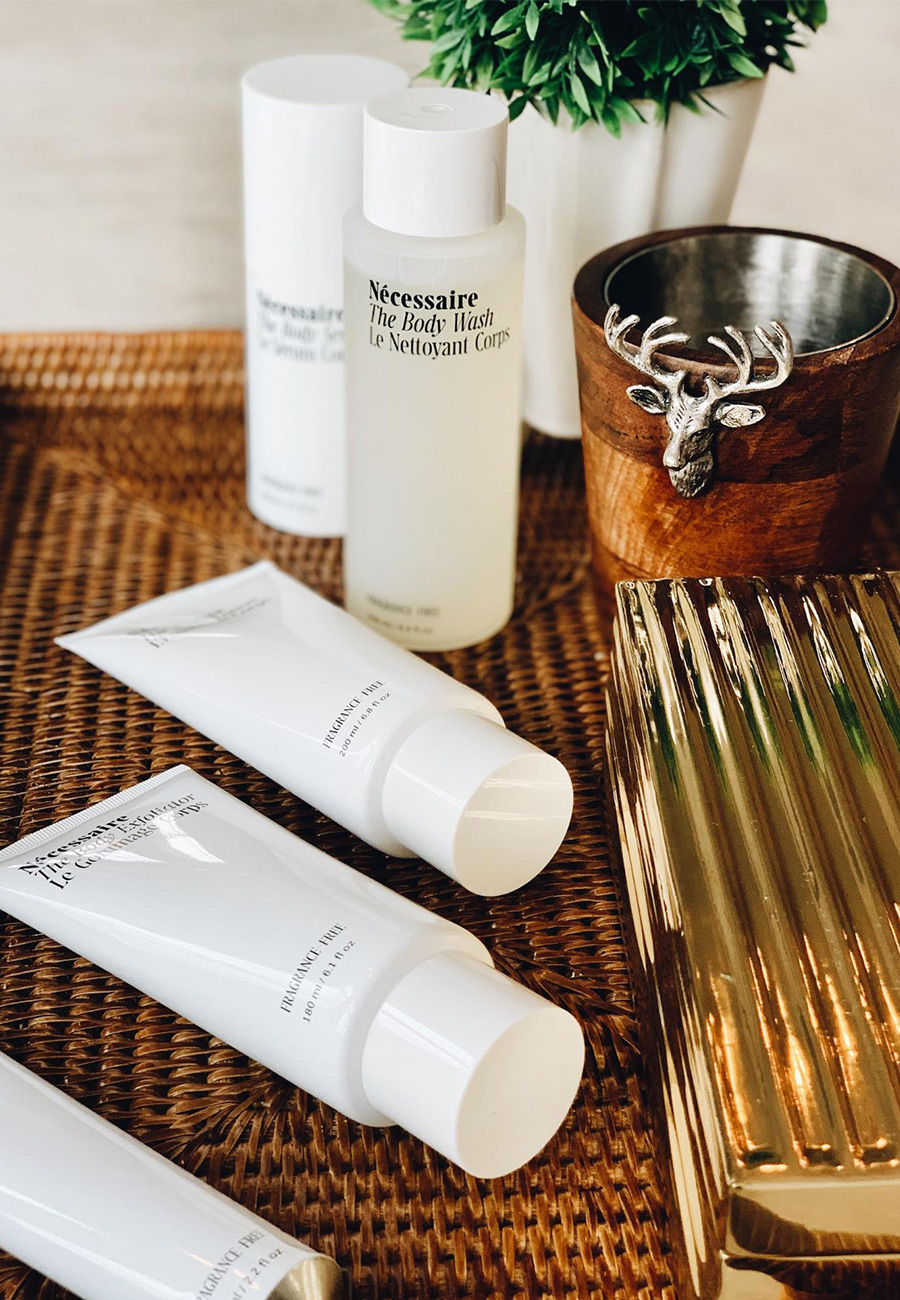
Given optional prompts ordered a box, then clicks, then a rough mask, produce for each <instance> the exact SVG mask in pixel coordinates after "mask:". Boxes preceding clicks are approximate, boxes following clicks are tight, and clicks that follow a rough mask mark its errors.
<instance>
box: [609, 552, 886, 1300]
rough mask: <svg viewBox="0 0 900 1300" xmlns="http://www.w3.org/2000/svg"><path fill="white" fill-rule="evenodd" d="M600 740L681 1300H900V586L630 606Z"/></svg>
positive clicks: (690, 592) (713, 589)
mask: <svg viewBox="0 0 900 1300" xmlns="http://www.w3.org/2000/svg"><path fill="white" fill-rule="evenodd" d="M609 719H610V726H609V741H608V746H609V749H608V752H609V766H610V774H611V783H612V790H613V798H614V803H615V808H616V815H617V819H618V823H619V832H620V840H621V847H622V858H623V863H624V870H625V876H626V880H627V887H628V894H629V901H630V908H631V915H632V921H633V935H632V938H633V941H634V950H635V953H636V960H637V963H638V966H639V969H640V971H641V973H642V974H643V976H644V977H645V978H644V980H643V981H642V982H643V985H644V987H643V1003H644V1006H643V1011H644V1016H643V1018H644V1021H645V1022H646V1025H647V1029H648V1031H649V1034H650V1036H651V1038H652V1043H653V1056H654V1062H655V1071H654V1082H655V1085H656V1087H657V1091H658V1094H659V1101H660V1104H661V1107H662V1110H663V1114H664V1116H665V1124H664V1128H665V1135H666V1144H667V1148H668V1154H669V1170H670V1175H671V1184H672V1189H673V1192H674V1200H675V1202H676V1203H677V1215H675V1216H673V1220H674V1221H673V1225H672V1226H673V1229H674V1235H675V1237H676V1238H678V1250H677V1255H678V1258H679V1260H680V1267H681V1269H682V1274H683V1275H682V1276H681V1277H680V1285H679V1288H678V1291H677V1294H678V1297H679V1300H685V1298H686V1297H690V1296H698V1297H702V1300H714V1298H716V1297H721V1298H722V1300H726V1298H727V1300H737V1297H740V1298H741V1300H745V1298H747V1300H768V1297H770V1296H772V1297H774V1296H780V1295H781V1294H782V1293H783V1292H782V1287H783V1286H784V1285H790V1286H791V1287H795V1288H797V1289H798V1290H800V1291H803V1292H814V1293H816V1294H820V1293H826V1294H827V1293H829V1292H830V1293H832V1294H834V1293H836V1292H837V1293H841V1294H853V1295H855V1294H858V1293H859V1290H860V1289H861V1288H862V1287H864V1288H865V1294H866V1295H875V1294H878V1295H883V1296H900V574H895V573H873V574H863V575H859V576H854V577H818V578H802V577H793V578H784V579H767V580H764V579H758V578H721V579H689V580H688V579H685V580H682V581H659V582H625V583H621V584H620V585H619V587H618V590H617V617H616V630H615V646H614V651H613V674H612V682H611V687H610V692H609ZM661 1127H662V1126H661Z"/></svg>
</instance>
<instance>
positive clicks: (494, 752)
mask: <svg viewBox="0 0 900 1300" xmlns="http://www.w3.org/2000/svg"><path fill="white" fill-rule="evenodd" d="M381 809H382V815H383V817H384V820H385V823H386V824H387V827H388V829H389V830H390V832H391V834H392V835H393V836H394V837H395V838H396V839H398V840H399V841H400V843H401V844H405V845H406V847H407V848H408V849H410V850H411V851H412V852H413V853H416V854H418V856H419V857H420V858H424V859H425V861H426V862H430V863H431V864H432V865H433V866H435V867H438V868H440V870H441V871H444V872H446V874H447V875H448V876H452V877H453V879H454V880H458V881H459V883H460V884H461V885H465V887H466V889H470V890H472V892H473V893H475V894H484V895H488V896H490V895H494V894H506V893H509V891H510V890H511V889H518V888H519V886H520V885H524V884H526V883H527V882H528V881H529V880H531V879H532V878H533V877H534V876H536V875H537V874H538V872H539V871H541V870H542V869H543V868H544V867H545V866H546V865H547V863H548V862H549V861H550V859H551V858H552V857H553V855H554V854H555V853H556V850H557V849H558V848H559V846H560V844H561V843H562V841H563V837H564V836H565V833H566V831H567V830H568V828H569V822H570V821H571V819H572V781H571V778H570V777H569V774H568V772H567V771H566V769H565V768H564V767H563V765H562V763H560V762H559V760H558V759H556V758H553V757H551V755H550V754H545V753H544V751H543V750H542V749H538V748H537V747H536V746H535V745H532V744H530V743H529V742H528V741H527V740H523V739H522V737H521V736H516V735H514V734H513V733H512V732H511V731H507V730H506V728H505V727H503V726H501V725H500V724H499V723H497V722H490V721H489V720H488V719H487V718H483V717H481V716H480V715H479V714H477V713H473V712H472V711H471V710H469V709H451V710H448V711H447V712H445V713H439V714H437V715H436V716H435V717H433V718H430V719H429V720H428V721H427V722H425V723H423V724H422V725H421V726H420V727H418V728H417V729H416V730H415V731H414V732H413V733H412V735H411V736H409V737H408V738H407V740H406V741H404V743H403V744H402V745H401V747H400V749H399V751H398V752H397V755H396V757H395V759H394V761H393V763H392V764H391V766H390V768H389V769H388V774H387V777H386V779H385V784H384V793H383V795H382V805H381Z"/></svg>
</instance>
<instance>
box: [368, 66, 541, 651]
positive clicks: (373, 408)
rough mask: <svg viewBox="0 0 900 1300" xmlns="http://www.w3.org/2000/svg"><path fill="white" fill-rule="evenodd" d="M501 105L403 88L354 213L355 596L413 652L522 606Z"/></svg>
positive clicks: (512, 270) (515, 322)
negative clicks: (516, 598)
mask: <svg viewBox="0 0 900 1300" xmlns="http://www.w3.org/2000/svg"><path fill="white" fill-rule="evenodd" d="M507 125H508V114H507V110H506V108H505V106H504V105H503V104H502V103H501V102H499V101H498V100H496V99H493V98H490V97H488V96H487V95H481V94H477V93H475V92H474V91H469V90H452V89H442V88H434V89H408V90H402V91H396V92H392V93H390V94H386V95H382V96H380V97H379V98H377V99H374V100H372V101H371V102H370V103H369V104H368V105H367V108H366V113H365V123H364V159H365V162H364V181H363V204H362V209H361V210H359V209H357V210H355V211H352V212H350V213H349V214H348V216H347V217H346V219H345V223H344V294H345V313H346V330H347V336H346V340H347V431H348V444H349V473H348V498H347V535H346V541H345V547H344V590H345V600H346V605H347V608H348V609H349V610H350V612H351V613H353V614H355V615H356V617H357V618H359V619H361V620H362V621H363V622H365V623H367V624H368V625H369V626H370V627H373V628H376V629H377V630H378V631H379V632H382V633H383V634H384V635H386V636H389V637H391V638H393V639H394V640H395V641H397V642H399V643H400V644H401V645H404V646H406V647H407V648H409V649H412V650H450V649H455V648H458V647H461V646H466V645H473V644H475V643H477V642H478V641H482V640H484V639H485V638H486V637H489V636H492V635H493V634H494V633H495V632H497V631H499V630H500V628H501V627H503V625H504V624H505V623H506V622H507V620H508V619H509V617H510V614H511V613H512V608H513V591H514V586H515V557H516V525H517V516H518V495H519V458H520V450H521V436H520V432H521V426H520V401H521V350H522V338H521V331H522V325H521V321H522V274H523V270H522V268H523V258H524V249H525V227H524V222H523V220H522V218H521V216H520V215H519V213H518V212H516V211H515V210H514V209H512V208H507V207H506V198H505V194H506V131H507Z"/></svg>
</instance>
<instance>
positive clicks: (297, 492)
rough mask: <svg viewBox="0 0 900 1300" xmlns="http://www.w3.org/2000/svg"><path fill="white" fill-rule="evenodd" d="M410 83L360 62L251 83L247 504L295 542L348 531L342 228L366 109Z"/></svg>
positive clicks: (247, 115) (318, 59) (331, 59)
mask: <svg viewBox="0 0 900 1300" xmlns="http://www.w3.org/2000/svg"><path fill="white" fill-rule="evenodd" d="M408 82H409V77H408V76H407V75H406V73H405V72H404V71H403V69H402V68H398V67H396V66H395V65H394V64H393V63H387V62H385V60H384V59H371V58H366V57H364V56H362V55H358V54H301V55H296V56H293V57H290V58H284V59H274V60H272V61H271V62H269V63H261V64H259V65H258V66H257V67H255V68H251V69H250V71H249V72H247V73H245V74H244V77H243V81H242V100H243V138H244V248H245V259H246V288H247V342H246V369H247V502H248V504H249V506H250V509H251V510H252V511H253V513H254V514H255V515H256V516H257V518H259V519H262V520H263V521H264V522H265V523H267V524H271V525H272V527H273V528H280V529H281V530H282V531H283V532H287V533H303V534H305V535H307V536H310V537H337V536H340V534H341V533H343V531H344V517H345V502H344V497H345V494H346V470H345V465H344V461H345V458H346V447H345V436H344V294H343V283H342V278H343V269H342V254H341V221H342V218H343V216H344V213H345V212H347V210H348V209H349V208H351V207H353V206H355V205H356V204H357V203H358V202H359V200H360V195H361V193H362V134H363V122H362V115H363V106H364V104H365V103H366V102H367V100H369V99H371V98H372V97H373V96H374V95H381V94H383V93H384V92H385V91H388V90H398V89H400V88H402V87H403V86H406V85H407V84H408Z"/></svg>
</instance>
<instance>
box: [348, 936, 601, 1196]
mask: <svg viewBox="0 0 900 1300" xmlns="http://www.w3.org/2000/svg"><path fill="white" fill-rule="evenodd" d="M583 1068H584V1036H583V1034H582V1032H581V1026H580V1025H579V1024H578V1021H577V1020H576V1019H575V1017H574V1016H571V1015H570V1014H569V1013H568V1011H564V1010H563V1009H562V1008H561V1007H557V1006H554V1005H553V1003H552V1002H547V1001H546V999H544V998H542V997H539V996H538V995H537V994H536V993H532V992H531V990H530V989H526V988H525V987H523V985H521V984H516V983H515V982H514V981H513V980H511V979H509V978H507V976H506V975H503V974H501V973H500V971H497V970H494V968H493V967H492V966H488V965H487V964H486V963H485V962H482V961H479V960H478V959H477V958H476V957H470V956H469V955H468V954H464V953H458V952H449V953H441V954H440V955H439V956H437V957H431V958H429V959H428V961H425V962H422V964H421V965H419V966H417V967H416V968H415V969H414V970H412V971H410V973H409V974H408V975H407V976H405V978H404V979H402V980H401V981H400V983H399V984H397V985H396V987H395V988H394V989H393V990H392V992H391V994H390V997H389V998H388V999H387V1000H386V1001H385V1002H384V1004H383V1005H382V1007H381V1009H380V1010H379V1012H378V1015H377V1016H376V1018H375V1022H374V1024H373V1026H372V1029H371V1030H370V1032H369V1036H368V1038H367V1040H366V1044H365V1047H364V1049H363V1059H362V1074H363V1087H364V1088H365V1090H366V1093H367V1095H368V1097H369V1100H370V1101H371V1102H372V1104H373V1105H374V1106H375V1107H377V1109H379V1110H380V1111H382V1112H383V1113H384V1114H385V1115H389V1116H390V1117H391V1119H393V1120H396V1122H397V1123H398V1124H402V1125H403V1127H404V1128H406V1129H408V1130H409V1132H410V1133H414V1134H415V1135H416V1137H419V1138H421V1139H422V1140H423V1142H427V1143H428V1144H429V1146H432V1147H434V1148H435V1149H436V1150H437V1151H440V1152H441V1154H442V1155H445V1156H447V1157H448V1158H449V1159H450V1160H453V1161H455V1162H456V1164H458V1165H460V1166H461V1167H462V1168H463V1169H464V1170H465V1171H466V1172H467V1173H470V1174H474V1175H475V1176H476V1177H477V1178H500V1177H502V1176H503V1175H504V1174H508V1173H512V1171H513V1170H514V1169H518V1168H519V1167H520V1166H521V1165H523V1164H525V1163H526V1162H527V1161H528V1160H530V1159H531V1158H532V1156H535V1155H537V1153H538V1152H539V1151H540V1150H541V1148H542V1147H543V1146H545V1145H546V1143H547V1142H549V1140H550V1138H551V1137H552V1136H553V1134H554V1133H555V1132H556V1130H557V1129H558V1128H559V1126H560V1124H561V1123H562V1122H563V1120H564V1119H565V1117H566V1115H567V1114H568V1111H569V1108H570V1106H571V1105H572V1102H573V1100H574V1098H575V1094H576V1092H577V1090H578V1084H579V1082H580V1080H581V1072H582V1070H583Z"/></svg>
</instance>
